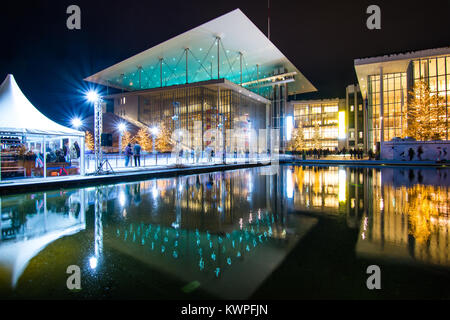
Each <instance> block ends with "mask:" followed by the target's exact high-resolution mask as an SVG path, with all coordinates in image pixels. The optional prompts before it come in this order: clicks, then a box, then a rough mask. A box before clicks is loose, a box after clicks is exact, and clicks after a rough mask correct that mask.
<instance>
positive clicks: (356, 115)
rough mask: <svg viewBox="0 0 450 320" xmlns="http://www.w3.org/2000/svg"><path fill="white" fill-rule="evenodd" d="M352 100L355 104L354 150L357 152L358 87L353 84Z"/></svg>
mask: <svg viewBox="0 0 450 320" xmlns="http://www.w3.org/2000/svg"><path fill="white" fill-rule="evenodd" d="M353 98H354V103H355V117H354V119H355V120H354V121H355V149H357V150H359V147H358V144H359V128H358V111H359V110H358V108H359V106H358V85H357V84H355V85H354V90H353Z"/></svg>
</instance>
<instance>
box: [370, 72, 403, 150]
mask: <svg viewBox="0 0 450 320" xmlns="http://www.w3.org/2000/svg"><path fill="white" fill-rule="evenodd" d="M368 83H369V92H368V120H369V121H368V122H369V148H372V149H375V148H376V147H375V146H376V143H377V142H380V139H381V121H380V120H381V117H383V125H384V139H383V140H384V141H390V140H391V139H392V138H394V137H401V138H404V137H405V136H406V128H407V125H406V120H407V119H406V110H407V83H406V72H401V73H388V74H383V84H382V87H383V98H382V99H383V114H381V100H380V99H381V96H380V90H381V89H380V84H381V83H380V75H371V76H369V82H368Z"/></svg>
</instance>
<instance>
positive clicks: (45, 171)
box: [42, 136, 47, 178]
mask: <svg viewBox="0 0 450 320" xmlns="http://www.w3.org/2000/svg"><path fill="white" fill-rule="evenodd" d="M45 144H46V141H45V136H44V151H43V153H42V154H43V155H44V178H47V155H46V148H45Z"/></svg>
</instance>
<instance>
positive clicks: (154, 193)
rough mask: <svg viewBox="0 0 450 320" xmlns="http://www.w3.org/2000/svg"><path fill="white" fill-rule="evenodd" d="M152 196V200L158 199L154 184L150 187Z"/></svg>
mask: <svg viewBox="0 0 450 320" xmlns="http://www.w3.org/2000/svg"><path fill="white" fill-rule="evenodd" d="M152 197H153V200H154V201H156V200H157V199H158V188H156V185H154V186H153V188H152Z"/></svg>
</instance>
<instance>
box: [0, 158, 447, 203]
mask: <svg viewBox="0 0 450 320" xmlns="http://www.w3.org/2000/svg"><path fill="white" fill-rule="evenodd" d="M279 163H280V164H293V165H326V166H328V165H336V166H337V165H347V166H363V167H398V166H404V167H444V168H446V167H448V165H449V163H436V162H435V161H408V162H405V161H384V160H327V159H323V160H320V159H312V160H298V159H281V160H280V162H279ZM268 165H270V163H267V162H266V163H264V162H258V163H239V164H225V165H224V164H218V165H209V166H196V167H195V166H189V167H182V168H176V167H167V168H163V169H142V170H132V171H126V172H120V173H112V174H104V175H98V176H95V175H86V176H70V177H55V178H45V179H44V178H41V179H30V180H14V181H11V182H5V181H2V182H0V195H8V194H16V193H24V192H29V191H36V190H51V189H58V188H74V187H87V186H95V185H99V184H105V183H120V182H131V181H138V180H147V179H154V178H168V177H174V176H179V175H190V174H200V173H208V172H214V171H225V170H236V169H245V168H253V167H262V166H268Z"/></svg>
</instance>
